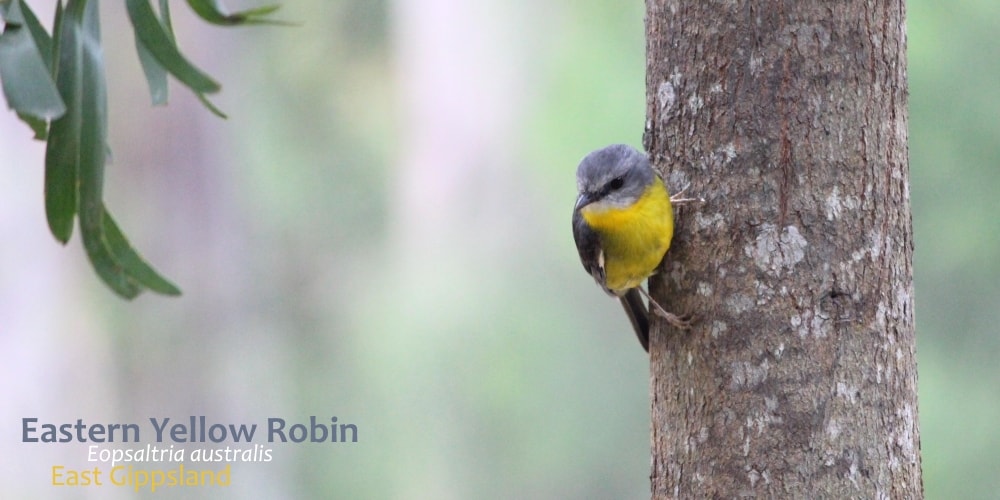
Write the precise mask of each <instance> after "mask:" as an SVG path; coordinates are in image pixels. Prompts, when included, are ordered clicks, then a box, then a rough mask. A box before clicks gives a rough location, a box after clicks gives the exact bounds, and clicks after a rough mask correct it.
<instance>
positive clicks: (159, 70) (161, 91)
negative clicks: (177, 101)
mask: <svg viewBox="0 0 1000 500" xmlns="http://www.w3.org/2000/svg"><path fill="white" fill-rule="evenodd" d="M135 50H136V52H138V53H139V63H141V64H142V72H143V73H144V74H145V75H146V83H147V84H149V96H150V98H151V99H152V100H153V106H166V104H167V70H166V69H165V68H164V67H163V66H161V65H160V61H157V60H156V57H154V56H153V54H152V53H151V52H150V51H149V49H147V48H146V46H145V45H143V43H142V41H141V40H139V35H138V34H136V36H135Z"/></svg>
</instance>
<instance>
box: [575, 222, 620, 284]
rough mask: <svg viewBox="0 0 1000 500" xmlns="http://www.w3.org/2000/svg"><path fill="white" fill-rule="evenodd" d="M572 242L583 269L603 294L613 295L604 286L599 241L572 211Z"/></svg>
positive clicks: (602, 259) (601, 251) (602, 260)
mask: <svg viewBox="0 0 1000 500" xmlns="http://www.w3.org/2000/svg"><path fill="white" fill-rule="evenodd" d="M573 240H574V241H576V251H577V252H579V253H580V262H581V263H582V264H583V268H584V269H586V270H587V272H588V273H590V275H591V276H593V277H594V281H596V282H597V284H598V285H600V286H601V288H603V289H604V291H605V292H608V294H609V295H615V294H614V293H613V292H612V291H611V290H608V287H607V286H605V282H606V281H605V276H604V250H603V249H602V248H601V239H600V238H599V237H598V236H597V233H595V232H594V230H593V229H590V226H588V225H587V222H586V221H585V220H583V216H581V215H580V211H579V210H575V211H573Z"/></svg>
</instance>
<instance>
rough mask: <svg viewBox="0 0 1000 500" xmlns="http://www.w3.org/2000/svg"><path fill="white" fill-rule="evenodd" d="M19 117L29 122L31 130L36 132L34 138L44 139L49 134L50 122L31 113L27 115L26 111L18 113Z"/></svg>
mask: <svg viewBox="0 0 1000 500" xmlns="http://www.w3.org/2000/svg"><path fill="white" fill-rule="evenodd" d="M17 117H18V118H20V119H21V121H23V122H24V123H27V124H28V126H29V127H31V131H32V132H34V133H35V136H34V137H33V139H36V140H39V141H44V140H45V139H47V138H48V136H49V122H47V121H45V120H43V119H41V118H38V117H34V116H31V115H26V114H24V113H18V114H17Z"/></svg>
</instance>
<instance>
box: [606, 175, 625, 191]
mask: <svg viewBox="0 0 1000 500" xmlns="http://www.w3.org/2000/svg"><path fill="white" fill-rule="evenodd" d="M623 185H625V179H623V178H621V177H615V178H614V179H611V182H609V183H608V187H609V188H611V190H612V191H614V190H616V189H621V187H622V186H623Z"/></svg>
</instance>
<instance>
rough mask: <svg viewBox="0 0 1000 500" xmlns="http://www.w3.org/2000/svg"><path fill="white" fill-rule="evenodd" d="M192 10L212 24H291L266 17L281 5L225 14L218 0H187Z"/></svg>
mask: <svg viewBox="0 0 1000 500" xmlns="http://www.w3.org/2000/svg"><path fill="white" fill-rule="evenodd" d="M187 3H188V5H189V6H191V10H193V11H194V12H195V13H196V14H198V16H199V17H201V18H202V19H204V20H205V21H208V22H210V23H212V24H218V25H220V26H235V25H240V24H278V25H290V24H291V23H288V22H284V21H276V20H272V19H265V17H267V16H268V15H270V14H272V13H274V11H276V10H278V9H279V8H280V7H281V6H280V5H265V6H263V7H257V8H253V9H247V10H243V11H239V12H233V13H232V14H225V13H223V12H222V8H221V6H220V5H219V2H218V0H187Z"/></svg>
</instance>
